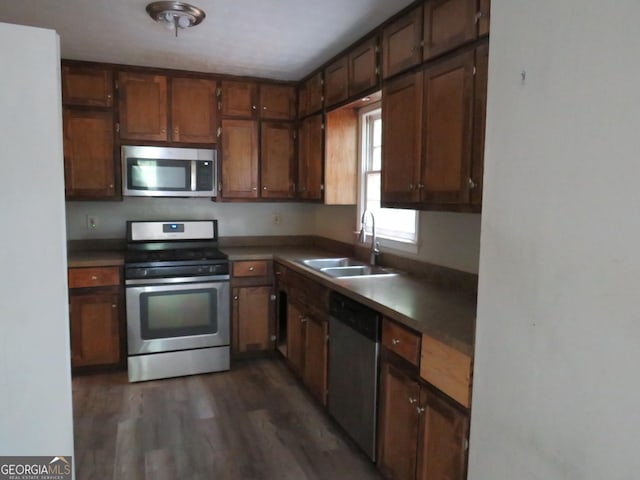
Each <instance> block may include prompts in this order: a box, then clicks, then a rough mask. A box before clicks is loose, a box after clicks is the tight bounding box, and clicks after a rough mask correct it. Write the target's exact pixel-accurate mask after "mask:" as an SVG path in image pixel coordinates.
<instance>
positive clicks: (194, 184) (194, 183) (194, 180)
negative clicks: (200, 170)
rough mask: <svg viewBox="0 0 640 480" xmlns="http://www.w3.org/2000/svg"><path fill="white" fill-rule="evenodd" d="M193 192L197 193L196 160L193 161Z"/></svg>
mask: <svg viewBox="0 0 640 480" xmlns="http://www.w3.org/2000/svg"><path fill="white" fill-rule="evenodd" d="M190 163H191V191H192V192H195V191H196V187H197V184H196V174H197V171H196V161H195V160H191V162H190Z"/></svg>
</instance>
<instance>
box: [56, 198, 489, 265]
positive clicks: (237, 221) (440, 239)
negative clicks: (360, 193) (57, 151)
mask: <svg viewBox="0 0 640 480" xmlns="http://www.w3.org/2000/svg"><path fill="white" fill-rule="evenodd" d="M66 211H67V238H68V239H69V240H83V239H97V238H101V239H104V238H120V239H123V238H125V222H126V221H127V220H165V219H173V220H182V219H185V220H186V219H194V218H196V219H197V218H202V219H204V218H216V219H218V220H219V229H220V235H221V236H225V237H235V236H245V235H248V236H261V235H319V236H323V237H327V238H331V239H334V240H338V241H341V242H345V243H354V242H355V241H356V237H355V235H354V231H355V230H356V229H357V223H358V222H357V218H356V217H357V213H356V207H354V206H325V205H314V204H301V203H215V202H211V201H210V200H209V199H196V198H185V199H174V198H135V197H134V198H125V199H124V201H122V202H67V205H66ZM87 217H93V218H94V219H95V220H96V228H95V229H93V230H91V229H89V228H88V226H87ZM384 250H386V248H383V251H384ZM389 251H391V250H389ZM392 252H393V253H395V254H397V255H400V256H404V257H409V258H415V259H416V260H420V261H424V262H429V263H433V264H436V265H442V266H445V267H449V268H454V269H457V270H462V271H465V272H471V273H478V258H479V254H480V215H478V214H463V213H445V212H421V214H420V243H419V246H418V252H417V254H416V253H408V252H400V251H392Z"/></svg>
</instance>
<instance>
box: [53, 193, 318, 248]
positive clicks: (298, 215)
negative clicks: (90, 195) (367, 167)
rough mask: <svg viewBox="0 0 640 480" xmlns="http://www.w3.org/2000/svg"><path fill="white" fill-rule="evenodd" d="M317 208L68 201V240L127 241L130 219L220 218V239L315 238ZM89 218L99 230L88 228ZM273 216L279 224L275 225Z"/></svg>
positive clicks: (167, 200)
mask: <svg viewBox="0 0 640 480" xmlns="http://www.w3.org/2000/svg"><path fill="white" fill-rule="evenodd" d="M315 208H316V207H315V206H314V205H306V204H298V203H245V202H241V203H214V202H212V201H211V200H209V199H197V198H184V199H175V198H131V197H129V198H125V199H124V200H123V201H122V202H67V210H66V211H67V234H68V237H69V239H73V240H78V239H85V238H121V239H124V238H125V222H126V221H127V220H167V219H175V220H187V219H203V218H215V219H218V227H219V234H220V236H225V237H233V236H245V235H313V234H314V222H313V218H314V212H315ZM87 215H94V216H96V217H97V218H98V227H97V228H96V229H95V230H93V231H89V230H88V229H87ZM274 215H278V216H279V218H280V223H279V224H277V225H276V224H275V222H274Z"/></svg>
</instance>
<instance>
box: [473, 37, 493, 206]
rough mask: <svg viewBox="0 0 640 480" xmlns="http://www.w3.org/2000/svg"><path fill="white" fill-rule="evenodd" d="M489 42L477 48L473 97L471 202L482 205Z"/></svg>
mask: <svg viewBox="0 0 640 480" xmlns="http://www.w3.org/2000/svg"><path fill="white" fill-rule="evenodd" d="M488 66H489V44H486V45H482V46H480V47H478V48H477V49H476V78H475V80H476V81H475V86H474V98H473V154H472V155H473V158H472V160H471V177H470V179H471V180H470V181H469V188H470V189H471V204H472V205H476V206H479V205H482V179H483V177H484V137H485V125H486V119H487V71H488Z"/></svg>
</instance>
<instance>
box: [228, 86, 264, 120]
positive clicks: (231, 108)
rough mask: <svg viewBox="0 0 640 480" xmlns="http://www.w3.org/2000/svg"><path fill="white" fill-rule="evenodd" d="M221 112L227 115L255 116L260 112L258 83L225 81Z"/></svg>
mask: <svg viewBox="0 0 640 480" xmlns="http://www.w3.org/2000/svg"><path fill="white" fill-rule="evenodd" d="M220 112H221V114H222V115H223V116H225V117H241V118H253V117H255V116H256V115H257V112H258V85H257V84H255V83H252V82H234V81H226V80H225V81H223V82H222V100H221V105H220Z"/></svg>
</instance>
